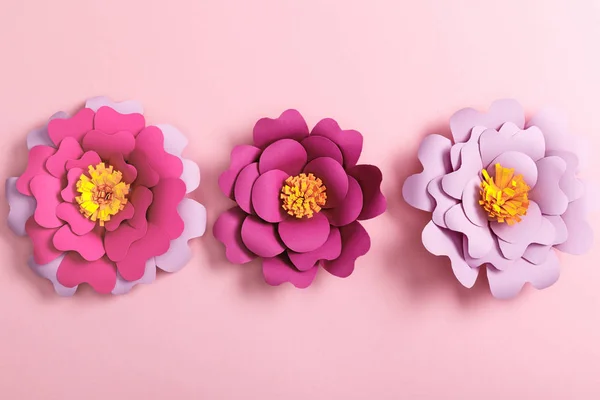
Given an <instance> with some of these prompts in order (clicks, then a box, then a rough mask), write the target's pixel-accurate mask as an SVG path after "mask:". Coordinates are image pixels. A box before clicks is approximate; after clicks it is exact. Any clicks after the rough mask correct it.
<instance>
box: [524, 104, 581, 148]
mask: <svg viewBox="0 0 600 400" xmlns="http://www.w3.org/2000/svg"><path fill="white" fill-rule="evenodd" d="M531 126H536V127H537V128H539V129H540V130H541V131H542V133H543V134H544V140H545V142H546V152H552V151H555V150H559V151H563V150H567V151H572V150H573V137H572V136H571V135H569V121H568V118H567V117H566V115H565V114H563V113H562V112H561V111H559V110H555V109H552V108H546V109H543V110H540V111H539V112H538V113H537V114H535V115H534V116H533V117H532V118H531V119H530V120H529V122H528V123H527V127H531Z"/></svg>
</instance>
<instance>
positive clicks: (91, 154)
mask: <svg viewBox="0 0 600 400" xmlns="http://www.w3.org/2000/svg"><path fill="white" fill-rule="evenodd" d="M101 162H102V159H101V158H100V156H99V155H98V153H96V152H95V151H86V152H85V153H83V155H82V156H81V157H80V158H78V159H76V160H67V164H66V169H67V171H70V170H72V169H73V168H80V169H82V170H84V171H87V169H88V167H89V166H90V165H94V166H95V165H98V164H100V163H101Z"/></svg>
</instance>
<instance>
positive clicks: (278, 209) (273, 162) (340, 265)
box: [214, 110, 386, 288]
mask: <svg viewBox="0 0 600 400" xmlns="http://www.w3.org/2000/svg"><path fill="white" fill-rule="evenodd" d="M362 143H363V138H362V135H361V134H360V133H359V132H357V131H353V130H342V129H341V128H340V127H339V125H338V124H337V123H336V122H335V121H334V120H332V119H324V120H322V121H320V122H319V123H318V124H317V125H316V126H315V127H314V128H313V130H312V131H309V129H308V126H307V125H306V122H305V121H304V119H303V118H302V116H301V115H300V113H299V112H298V111H296V110H288V111H285V112H284V113H283V114H281V116H280V117H279V118H277V119H270V118H263V119H261V120H259V121H258V122H257V123H256V125H255V126H254V145H242V146H236V147H235V148H234V149H233V151H232V152H231V165H230V167H229V169H228V170H227V171H225V172H224V173H223V174H222V175H221V176H220V177H219V186H220V188H221V190H222V191H223V193H225V195H226V196H229V197H230V198H231V199H233V200H235V202H236V203H237V206H236V207H233V208H231V209H229V210H228V211H226V212H224V213H223V214H221V215H220V216H219V219H218V220H217V221H216V223H215V226H214V234H215V237H216V238H217V239H218V240H220V241H221V242H223V244H224V245H225V247H226V256H227V258H228V259H229V261H231V262H233V263H236V264H243V263H247V262H249V261H251V260H252V259H254V258H256V257H260V258H261V259H262V266H263V275H264V277H265V281H266V282H267V283H268V284H270V285H279V284H281V283H283V282H291V283H292V284H293V285H294V286H296V287H299V288H305V287H308V286H309V285H310V284H311V283H312V281H313V280H314V278H315V275H316V273H317V270H318V268H319V265H320V264H322V265H323V267H324V268H325V269H326V270H327V271H328V272H329V273H331V274H333V275H335V276H338V277H347V276H349V275H350V274H351V273H352V271H353V270H354V263H355V261H356V259H357V258H358V257H360V256H362V255H364V254H366V253H367V251H368V250H369V248H370V245H371V241H370V238H369V235H368V234H367V231H366V230H365V229H364V228H363V226H362V225H361V224H360V222H358V221H359V220H366V219H371V218H374V217H376V216H377V215H379V214H381V213H383V212H384V211H385V207H386V201H385V198H384V197H383V195H382V194H381V191H380V184H381V180H382V176H381V171H380V170H379V168H377V167H375V166H372V165H356V164H357V162H358V158H359V157H360V153H361V152H362Z"/></svg>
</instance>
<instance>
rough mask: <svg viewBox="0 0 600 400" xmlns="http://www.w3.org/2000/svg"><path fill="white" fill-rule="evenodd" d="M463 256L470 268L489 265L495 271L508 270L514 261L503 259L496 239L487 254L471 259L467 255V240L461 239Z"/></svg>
mask: <svg viewBox="0 0 600 400" xmlns="http://www.w3.org/2000/svg"><path fill="white" fill-rule="evenodd" d="M463 255H464V257H465V261H466V262H467V264H468V265H469V267H471V268H479V267H481V266H482V265H485V264H491V265H493V266H494V268H496V269H499V270H504V269H507V268H510V267H511V266H512V265H513V264H514V263H515V260H509V259H507V258H505V257H504V255H503V254H502V252H501V251H500V246H499V244H498V240H497V239H495V240H494V246H492V248H491V249H490V251H489V253H487V254H486V255H485V256H483V257H480V258H473V257H471V256H470V255H469V251H468V240H467V238H466V237H463Z"/></svg>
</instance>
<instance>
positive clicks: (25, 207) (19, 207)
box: [5, 178, 36, 236]
mask: <svg viewBox="0 0 600 400" xmlns="http://www.w3.org/2000/svg"><path fill="white" fill-rule="evenodd" d="M5 191H6V200H7V201H8V205H9V206H10V211H9V212H8V226H9V227H10V229H11V230H12V231H13V232H14V233H16V234H17V235H19V236H25V234H26V232H25V223H26V222H27V220H28V219H29V218H30V217H31V216H32V215H33V213H34V212H35V208H36V202H35V199H34V198H33V197H31V196H25V195H24V194H21V193H19V191H18V190H17V178H8V179H7V180H6V186H5Z"/></svg>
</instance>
